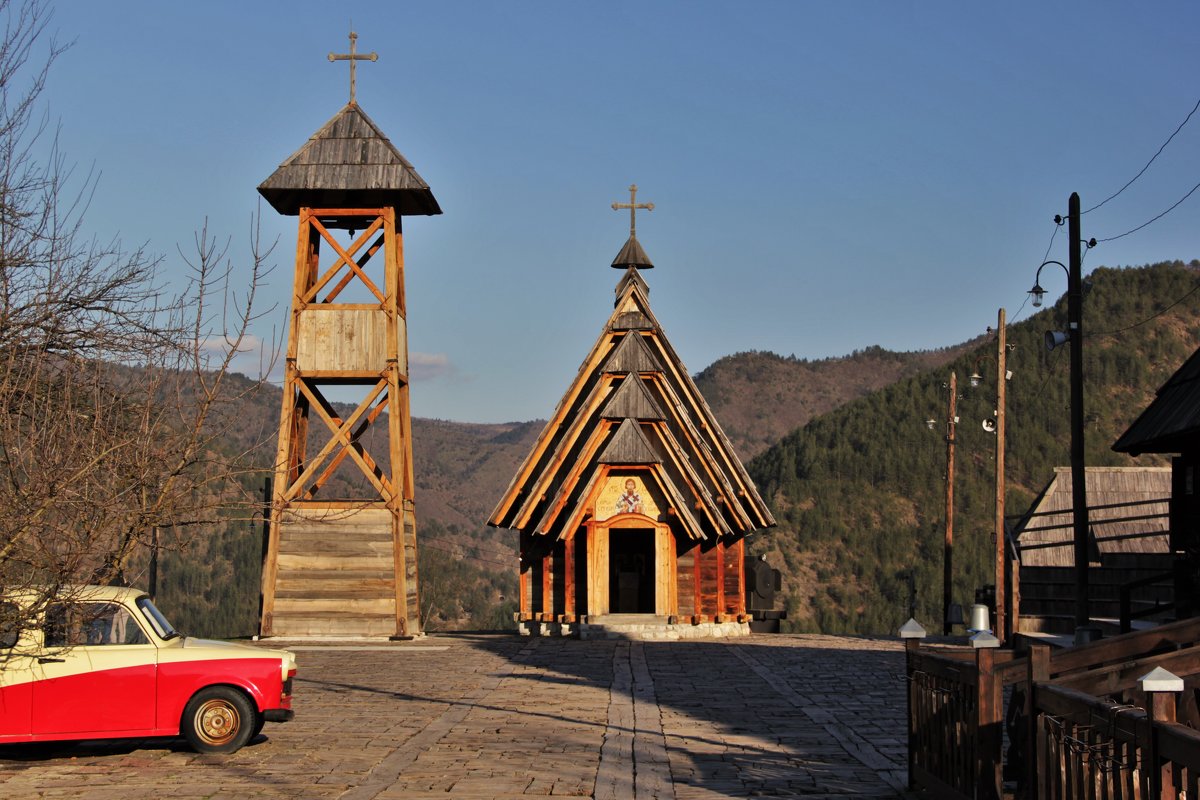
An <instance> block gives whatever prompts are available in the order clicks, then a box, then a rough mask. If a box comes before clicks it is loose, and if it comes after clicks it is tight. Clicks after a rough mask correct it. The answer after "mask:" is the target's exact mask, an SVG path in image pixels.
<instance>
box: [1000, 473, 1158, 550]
mask: <svg viewBox="0 0 1200 800" xmlns="http://www.w3.org/2000/svg"><path fill="white" fill-rule="evenodd" d="M1084 474H1085V475H1086V476H1087V479H1086V487H1087V499H1088V522H1089V538H1090V539H1091V542H1090V544H1089V547H1090V548H1091V549H1092V551H1093V555H1092V558H1094V559H1099V561H1100V563H1102V564H1103V563H1104V561H1105V558H1106V557H1107V556H1110V555H1117V554H1129V553H1140V554H1147V553H1152V554H1164V555H1166V554H1169V553H1170V547H1169V546H1168V541H1167V538H1168V534H1167V528H1168V513H1167V511H1168V503H1169V501H1170V496H1171V468H1170V467H1088V468H1087V469H1086V470H1085V472H1084ZM1072 506H1073V502H1072V497H1071V468H1070V467H1055V469H1054V477H1053V478H1052V479H1051V480H1050V483H1049V484H1048V485H1047V486H1046V488H1045V490H1043V491H1042V494H1041V496H1040V497H1038V499H1037V500H1036V501H1035V502H1034V504H1033V507H1032V508H1031V509H1030V511H1029V513H1028V514H1027V515H1026V517H1025V518H1024V519H1023V520H1022V521H1021V522H1020V524H1019V525H1018V528H1017V531H1016V535H1017V541H1018V549H1019V550H1020V551H1021V565H1022V566H1026V567H1067V566H1071V565H1073V564H1074V563H1075V551H1074V549H1073V542H1074V536H1075V535H1074V530H1073V515H1072V511H1071V509H1072Z"/></svg>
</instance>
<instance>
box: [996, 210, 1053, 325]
mask: <svg viewBox="0 0 1200 800" xmlns="http://www.w3.org/2000/svg"><path fill="white" fill-rule="evenodd" d="M1062 226H1063V218H1062V216H1061V215H1058V216H1055V217H1054V230H1052V231H1051V232H1050V243H1049V244H1047V245H1046V252H1045V253H1043V254H1042V263H1043V264H1045V263H1046V259H1048V258H1050V250H1051V249H1053V247H1054V238H1055V237H1056V236H1058V229H1059V228H1061V227H1062ZM1029 296H1030V295H1029V292H1026V293H1025V299H1024V300H1023V301H1022V302H1021V307H1020V308H1018V309H1017V310H1016V313H1014V314H1013V315H1012V318H1011V320H1010V321H1009V324H1010V325H1015V324H1016V323H1017V321H1018V320H1019V319H1020V318H1021V312H1022V311H1024V310H1025V306H1027V305H1028V304H1029Z"/></svg>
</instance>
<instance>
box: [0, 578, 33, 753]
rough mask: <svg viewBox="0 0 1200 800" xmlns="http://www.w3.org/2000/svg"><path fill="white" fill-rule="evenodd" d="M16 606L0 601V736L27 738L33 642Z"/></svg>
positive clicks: (30, 712)
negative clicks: (25, 632) (23, 634)
mask: <svg viewBox="0 0 1200 800" xmlns="http://www.w3.org/2000/svg"><path fill="white" fill-rule="evenodd" d="M22 617H23V615H22V613H21V608H20V606H18V605H17V604H16V603H11V602H0V737H7V736H14V737H28V736H29V730H30V725H31V723H32V711H31V703H32V702H33V667H34V664H35V663H36V660H35V658H34V656H33V654H32V650H31V647H32V646H33V643H32V642H30V641H29V640H28V637H23V636H22V635H21V634H22V625H21V620H22Z"/></svg>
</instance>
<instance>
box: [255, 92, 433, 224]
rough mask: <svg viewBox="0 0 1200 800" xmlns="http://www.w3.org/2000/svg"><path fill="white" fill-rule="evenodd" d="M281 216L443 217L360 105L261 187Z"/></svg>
mask: <svg viewBox="0 0 1200 800" xmlns="http://www.w3.org/2000/svg"><path fill="white" fill-rule="evenodd" d="M258 191H259V193H260V194H261V195H262V196H263V197H265V198H266V200H267V202H268V203H270V204H271V205H272V206H273V207H274V208H275V210H276V211H278V212H279V213H280V214H290V215H295V214H299V213H300V209H301V208H304V207H307V208H384V207H387V206H391V207H394V208H395V209H396V213H397V214H401V215H405V214H407V215H414V214H426V215H429V214H440V213H442V209H441V208H440V207H439V206H438V202H437V200H436V199H435V198H434V196H433V192H432V191H430V189H429V184H427V183H425V181H424V180H422V179H421V176H420V175H418V174H417V171H416V170H415V169H413V165H412V164H410V163H409V162H408V160H407V159H406V158H405V157H404V156H402V155H400V151H399V150H397V149H396V148H395V147H394V146H393V145H392V143H391V142H390V141H389V140H388V138H387V137H386V136H384V135H383V132H382V131H380V130H379V128H378V127H376V125H375V123H374V122H372V121H371V118H370V117H368V116H367V115H366V113H365V112H364V111H363V110H362V108H360V107H359V106H358V104H357V103H349V104H347V105H346V106H345V107H344V108H343V109H342V110H341V111H339V112H338V113H337V114H336V115H334V117H333V119H331V120H329V122H326V123H325V125H323V126H322V127H321V129H320V130H319V131H317V132H316V133H314V134H313V135H312V136H311V137H310V138H309V140H308V141H307V142H306V143H305V144H304V146H303V147H301V148H300V149H299V150H297V151H296V152H295V153H293V154H292V155H291V156H289V157H288V159H287V160H286V161H284V162H283V163H282V164H280V165H279V169H277V170H275V172H274V173H272V174H271V177H269V178H267V179H266V180H265V181H263V182H262V183H261V184H259V186H258Z"/></svg>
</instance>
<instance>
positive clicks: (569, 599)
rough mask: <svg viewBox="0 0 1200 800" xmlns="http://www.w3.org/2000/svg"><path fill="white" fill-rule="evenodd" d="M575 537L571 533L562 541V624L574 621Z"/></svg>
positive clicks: (574, 532)
mask: <svg viewBox="0 0 1200 800" xmlns="http://www.w3.org/2000/svg"><path fill="white" fill-rule="evenodd" d="M575 535H576V531H571V533H569V534H567V538H566V539H565V540H564V541H563V601H564V604H565V606H566V608H564V609H563V622H574V621H575Z"/></svg>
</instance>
